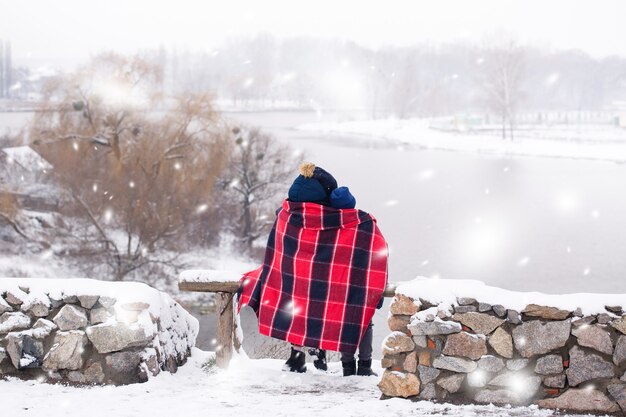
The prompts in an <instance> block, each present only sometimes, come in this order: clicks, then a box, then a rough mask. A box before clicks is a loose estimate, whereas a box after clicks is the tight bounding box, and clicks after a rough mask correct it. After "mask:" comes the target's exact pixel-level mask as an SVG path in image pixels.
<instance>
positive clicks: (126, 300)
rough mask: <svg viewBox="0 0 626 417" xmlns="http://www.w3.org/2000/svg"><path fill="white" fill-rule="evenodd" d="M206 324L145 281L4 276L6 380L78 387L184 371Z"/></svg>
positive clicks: (0, 323) (1, 334) (0, 333)
mask: <svg viewBox="0 0 626 417" xmlns="http://www.w3.org/2000/svg"><path fill="white" fill-rule="evenodd" d="M197 334H198V321H197V320H196V319H195V318H194V317H192V316H191V315H190V314H189V313H187V311H185V310H184V309H183V308H182V307H181V306H180V305H179V304H178V303H176V302H175V301H174V300H173V299H172V298H171V297H170V296H169V295H167V294H165V293H162V292H160V291H157V290H155V289H154V288H151V287H149V286H147V285H145V284H141V283H130V282H103V281H96V280H89V279H26V278H0V377H4V376H16V377H20V378H27V379H38V380H40V381H49V382H59V381H64V382H71V383H76V384H129V383H134V382H144V381H146V380H147V379H148V378H149V377H150V376H153V375H157V374H158V373H159V372H161V371H169V372H176V370H177V368H178V366H180V365H182V364H183V363H185V361H186V359H187V357H188V356H189V354H190V351H191V348H192V347H193V346H194V344H195V340H196V336H197Z"/></svg>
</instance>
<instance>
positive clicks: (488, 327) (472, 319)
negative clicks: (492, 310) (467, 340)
mask: <svg viewBox="0 0 626 417" xmlns="http://www.w3.org/2000/svg"><path fill="white" fill-rule="evenodd" d="M452 319H453V320H455V321H458V322H460V323H462V324H464V325H465V326H467V327H469V328H470V329H472V330H473V331H474V332H476V333H479V334H484V335H488V334H489V333H491V332H493V331H494V330H495V329H496V328H497V327H499V326H500V325H501V324H502V323H504V320H502V319H499V318H497V317H494V316H491V315H489V314H485V313H463V314H455V315H454V316H452Z"/></svg>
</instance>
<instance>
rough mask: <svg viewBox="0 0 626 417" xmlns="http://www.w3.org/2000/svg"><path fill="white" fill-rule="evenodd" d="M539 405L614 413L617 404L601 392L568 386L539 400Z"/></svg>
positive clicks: (570, 409)
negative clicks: (558, 392) (560, 392)
mask: <svg viewBox="0 0 626 417" xmlns="http://www.w3.org/2000/svg"><path fill="white" fill-rule="evenodd" d="M537 404H538V405H539V407H543V408H558V409H560V410H569V411H584V412H600V413H616V412H618V411H619V406H618V405H617V404H616V403H615V402H613V401H611V400H610V399H609V397H607V396H606V395H604V394H603V393H602V392H600V391H598V390H594V389H587V388H582V389H575V388H570V389H568V390H566V391H565V392H564V393H563V394H561V395H559V396H558V397H556V398H545V399H543V400H539V401H538V403H537Z"/></svg>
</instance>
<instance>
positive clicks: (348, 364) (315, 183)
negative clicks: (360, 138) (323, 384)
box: [283, 163, 382, 376]
mask: <svg viewBox="0 0 626 417" xmlns="http://www.w3.org/2000/svg"><path fill="white" fill-rule="evenodd" d="M288 201H291V202H302V203H316V204H320V205H323V206H326V207H331V208H334V209H338V210H342V209H354V208H355V206H356V199H355V198H354V196H353V195H352V194H351V193H350V190H349V189H348V187H338V186H337V181H336V180H335V178H334V177H333V176H332V175H331V174H330V173H328V172H327V171H325V170H324V169H322V168H320V167H316V166H315V165H314V164H312V163H304V164H302V165H301V166H300V175H299V176H298V177H297V178H296V179H295V181H294V182H293V184H292V185H291V187H290V188H289V192H288ZM380 301H382V298H381V300H380ZM381 305H382V303H380V302H379V305H378V307H377V308H380V306H381ZM372 339H373V330H372V323H371V321H370V323H369V326H368V327H367V329H366V331H365V333H364V335H363V337H362V338H361V341H360V343H359V346H358V349H359V361H358V367H357V361H356V360H355V358H354V354H353V353H347V352H342V354H341V364H342V367H343V375H344V376H351V375H363V376H370V375H376V373H374V371H372ZM309 354H311V355H315V356H317V359H316V360H315V361H314V362H313V364H314V366H315V367H316V368H317V369H320V370H324V371H325V370H327V369H328V367H327V364H326V351H325V350H323V349H315V348H313V349H309ZM305 360H306V357H305V351H304V348H303V347H302V346H296V345H293V344H292V347H291V355H290V357H289V359H288V360H287V362H285V365H284V367H283V369H285V370H289V371H291V372H306V364H305Z"/></svg>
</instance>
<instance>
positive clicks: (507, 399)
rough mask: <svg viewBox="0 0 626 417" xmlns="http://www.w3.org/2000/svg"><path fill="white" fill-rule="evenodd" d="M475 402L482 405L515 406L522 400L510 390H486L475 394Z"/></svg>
mask: <svg viewBox="0 0 626 417" xmlns="http://www.w3.org/2000/svg"><path fill="white" fill-rule="evenodd" d="M474 401H476V402H477V403H482V404H497V405H507V404H511V405H515V404H519V402H520V399H519V398H518V397H517V396H516V395H515V394H514V393H513V392H511V391H509V390H504V389H499V390H489V389H484V390H480V391H477V392H476V394H474Z"/></svg>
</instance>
